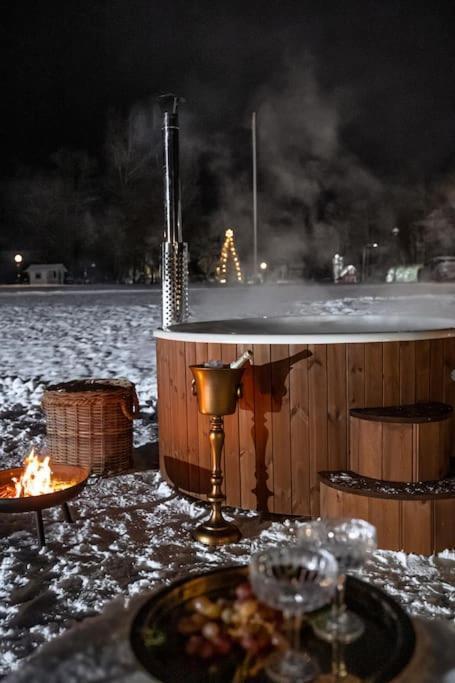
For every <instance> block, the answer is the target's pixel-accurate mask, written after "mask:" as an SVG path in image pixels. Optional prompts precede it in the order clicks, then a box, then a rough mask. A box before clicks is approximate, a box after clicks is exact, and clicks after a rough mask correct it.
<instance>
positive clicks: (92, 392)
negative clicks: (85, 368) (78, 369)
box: [43, 379, 139, 474]
mask: <svg viewBox="0 0 455 683" xmlns="http://www.w3.org/2000/svg"><path fill="white" fill-rule="evenodd" d="M43 408H44V411H45V414H46V421H47V443H48V448H49V453H50V454H51V457H52V459H53V460H54V461H55V462H61V463H66V464H68V465H85V466H87V467H90V469H91V471H92V472H94V473H96V474H103V473H106V472H122V471H124V470H126V469H128V468H130V467H131V465H132V457H133V419H134V418H136V417H138V414H139V402H138V399H137V395H136V389H135V386H134V384H133V383H132V382H129V381H128V380H124V379H93V380H76V381H73V382H64V383H62V384H55V385H54V386H50V387H49V388H48V389H47V390H46V391H45V392H44V396H43Z"/></svg>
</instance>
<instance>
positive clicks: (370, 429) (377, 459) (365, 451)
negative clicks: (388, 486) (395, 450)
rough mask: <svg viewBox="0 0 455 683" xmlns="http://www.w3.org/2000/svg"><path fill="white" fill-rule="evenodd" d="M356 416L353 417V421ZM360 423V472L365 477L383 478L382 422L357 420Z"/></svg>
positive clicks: (358, 433)
mask: <svg viewBox="0 0 455 683" xmlns="http://www.w3.org/2000/svg"><path fill="white" fill-rule="evenodd" d="M355 419H356V418H353V417H351V423H352V422H353V421H354V420H355ZM357 421H358V423H359V425H358V432H357V436H358V450H359V465H358V467H359V469H358V471H357V470H356V471H357V472H358V474H361V475H363V476H364V477H373V478H374V479H381V478H382V422H370V421H369V420H357Z"/></svg>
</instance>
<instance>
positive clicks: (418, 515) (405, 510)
mask: <svg viewBox="0 0 455 683" xmlns="http://www.w3.org/2000/svg"><path fill="white" fill-rule="evenodd" d="M401 515H402V524H403V526H402V534H403V535H402V540H403V547H404V549H405V551H406V552H413V553H418V554H422V555H431V553H432V552H433V504H432V501H431V500H416V501H413V500H402V501H401ZM411 549H412V550H411Z"/></svg>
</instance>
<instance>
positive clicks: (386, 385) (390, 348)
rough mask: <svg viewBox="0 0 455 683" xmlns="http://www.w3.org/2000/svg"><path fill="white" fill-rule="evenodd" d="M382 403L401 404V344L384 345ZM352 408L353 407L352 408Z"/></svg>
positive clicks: (386, 404) (388, 404) (389, 404)
mask: <svg viewBox="0 0 455 683" xmlns="http://www.w3.org/2000/svg"><path fill="white" fill-rule="evenodd" d="M382 364H383V368H382V377H383V380H382V401H383V405H385V406H394V405H397V404H398V403H399V402H400V344H399V342H390V343H388V344H387V343H386V344H383V345H382ZM351 407H352V406H351Z"/></svg>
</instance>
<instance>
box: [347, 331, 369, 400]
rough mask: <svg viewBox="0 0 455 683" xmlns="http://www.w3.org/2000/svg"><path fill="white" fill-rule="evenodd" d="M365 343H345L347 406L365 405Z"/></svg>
mask: <svg viewBox="0 0 455 683" xmlns="http://www.w3.org/2000/svg"><path fill="white" fill-rule="evenodd" d="M365 346H366V345H365V344H347V389H348V405H349V408H364V407H365Z"/></svg>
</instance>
